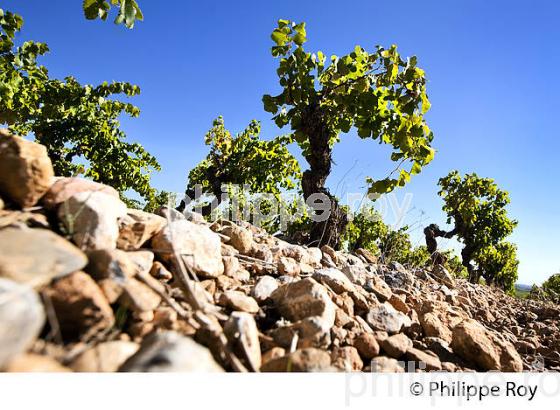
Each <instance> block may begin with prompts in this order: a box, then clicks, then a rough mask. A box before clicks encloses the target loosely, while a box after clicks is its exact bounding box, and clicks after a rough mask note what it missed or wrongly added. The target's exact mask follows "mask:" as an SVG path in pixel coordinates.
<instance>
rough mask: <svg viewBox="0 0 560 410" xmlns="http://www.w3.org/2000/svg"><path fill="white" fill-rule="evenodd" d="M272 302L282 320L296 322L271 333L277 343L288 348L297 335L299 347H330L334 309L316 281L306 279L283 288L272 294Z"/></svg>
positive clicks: (324, 290)
mask: <svg viewBox="0 0 560 410" xmlns="http://www.w3.org/2000/svg"><path fill="white" fill-rule="evenodd" d="M271 299H272V301H273V302H274V305H275V307H276V309H277V310H278V312H279V313H280V314H281V315H282V316H283V317H285V318H286V319H288V320H290V321H292V322H295V323H293V324H291V325H288V326H283V327H280V328H278V329H275V330H274V331H273V332H272V334H273V337H274V339H275V340H276V341H277V343H279V344H281V345H282V346H283V347H289V346H290V343H291V341H292V340H293V338H294V336H295V335H296V334H297V335H298V346H300V347H309V346H318V347H320V346H326V345H328V344H329V343H330V329H331V328H332V326H333V325H334V320H335V317H336V306H335V305H334V303H333V302H332V301H331V299H330V298H329V295H328V294H327V292H326V289H325V288H324V287H323V286H321V285H320V284H318V283H317V282H316V281H315V280H313V279H311V278H306V279H303V280H300V281H297V282H293V283H288V284H286V285H283V286H281V287H279V288H278V289H276V290H275V291H274V292H273V293H272V295H271Z"/></svg>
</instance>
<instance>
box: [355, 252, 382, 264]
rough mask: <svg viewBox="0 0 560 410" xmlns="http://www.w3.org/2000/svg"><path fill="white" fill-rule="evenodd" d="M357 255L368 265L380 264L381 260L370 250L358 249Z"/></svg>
mask: <svg viewBox="0 0 560 410" xmlns="http://www.w3.org/2000/svg"><path fill="white" fill-rule="evenodd" d="M356 255H359V256H361V257H362V258H364V259H365V260H366V262H367V263H377V262H379V258H378V257H377V256H375V255H374V254H373V253H371V252H370V251H369V250H367V249H364V248H358V249H356Z"/></svg>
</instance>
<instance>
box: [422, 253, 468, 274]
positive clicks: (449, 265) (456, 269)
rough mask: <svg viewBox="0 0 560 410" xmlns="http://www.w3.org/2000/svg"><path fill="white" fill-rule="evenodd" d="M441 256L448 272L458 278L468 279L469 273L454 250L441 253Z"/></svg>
mask: <svg viewBox="0 0 560 410" xmlns="http://www.w3.org/2000/svg"><path fill="white" fill-rule="evenodd" d="M426 252H427V250H426ZM440 254H441V255H442V256H443V257H444V258H445V263H444V266H445V268H446V269H447V270H448V271H450V272H451V273H453V275H454V276H455V277H457V278H463V279H468V277H469V273H468V272H467V268H465V267H464V266H463V263H462V262H461V258H460V257H459V256H458V255H456V254H455V252H454V251H453V249H446V250H444V251H441V252H440Z"/></svg>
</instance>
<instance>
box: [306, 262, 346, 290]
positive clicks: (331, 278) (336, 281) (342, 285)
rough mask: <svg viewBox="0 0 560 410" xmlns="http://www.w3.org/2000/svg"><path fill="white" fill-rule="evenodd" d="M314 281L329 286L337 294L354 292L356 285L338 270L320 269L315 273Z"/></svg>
mask: <svg viewBox="0 0 560 410" xmlns="http://www.w3.org/2000/svg"><path fill="white" fill-rule="evenodd" d="M313 279H315V280H316V281H318V282H320V283H324V284H326V285H328V286H329V287H330V288H331V289H332V290H334V291H335V292H336V293H342V292H352V291H354V290H355V288H354V284H353V283H352V282H351V281H350V279H348V277H346V275H344V273H342V272H341V271H339V270H338V269H332V268H327V269H319V270H316V271H315V272H314V273H313Z"/></svg>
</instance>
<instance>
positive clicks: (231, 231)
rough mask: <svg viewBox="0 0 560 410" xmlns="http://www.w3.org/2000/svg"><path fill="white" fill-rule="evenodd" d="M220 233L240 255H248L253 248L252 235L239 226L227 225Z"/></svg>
mask: <svg viewBox="0 0 560 410" xmlns="http://www.w3.org/2000/svg"><path fill="white" fill-rule="evenodd" d="M221 233H222V234H223V235H226V236H227V237H228V238H229V243H230V245H231V246H233V247H234V248H235V249H237V250H238V251H239V252H240V253H242V254H248V253H249V252H250V251H251V249H252V247H253V235H252V234H251V232H250V231H249V230H247V229H245V228H242V227H241V226H237V225H233V224H231V225H228V226H225V227H224V228H222V230H221Z"/></svg>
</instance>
